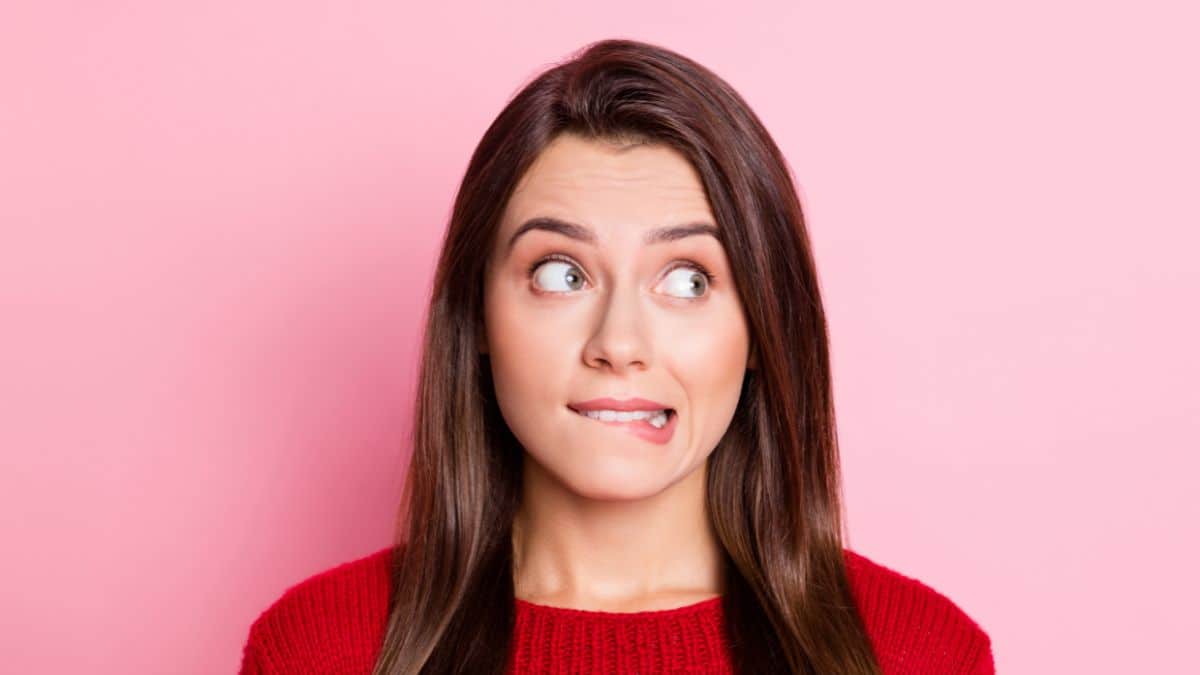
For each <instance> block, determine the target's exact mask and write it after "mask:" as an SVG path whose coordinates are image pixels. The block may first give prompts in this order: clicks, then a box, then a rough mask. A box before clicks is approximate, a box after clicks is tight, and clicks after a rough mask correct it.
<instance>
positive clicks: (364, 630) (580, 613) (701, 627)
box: [241, 547, 995, 675]
mask: <svg viewBox="0 0 1200 675" xmlns="http://www.w3.org/2000/svg"><path fill="white" fill-rule="evenodd" d="M391 553H392V548H391V547H388V548H385V549H383V550H380V551H377V552H375V553H372V554H371V555H369V556H366V557H363V558H359V559H357V560H353V561H350V562H346V563H343V564H341V565H338V566H337V567H334V568H332V569H329V570H326V571H324V572H321V573H319V574H316V575H313V576H312V577H309V578H308V579H306V580H304V581H302V582H301V583H299V584H296V585H294V586H292V587H290V588H289V589H287V590H286V591H285V592H284V593H283V595H282V596H281V597H280V598H279V599H278V600H276V601H275V602H274V603H273V604H272V605H271V606H270V607H268V608H267V609H266V610H265V611H263V613H262V614H261V615H260V616H259V617H258V619H257V620H255V622H254V624H253V625H252V626H251V627H250V632H249V637H248V639H247V641H246V645H245V648H244V649H243V652H242V665H241V673H242V675H258V674H260V673H338V674H361V675H369V673H370V672H371V669H372V667H373V666H374V664H375V659H376V657H377V656H378V655H379V652H380V649H381V648H382V644H383V635H384V629H385V628H386V625H387V612H388V607H387V597H388V590H389V584H390V580H389V578H388V563H389V561H390V557H391ZM845 558H846V568H847V574H848V575H849V578H850V585H851V590H852V593H853V595H854V597H855V602H856V604H857V605H858V608H859V611H860V613H861V614H862V617H863V620H864V622H865V623H866V628H867V633H868V635H869V637H870V640H871V645H872V647H873V648H874V650H875V654H876V656H877V658H878V659H879V662H880V665H881V666H882V667H883V672H884V675H918V674H920V675H929V674H931V673H937V674H942V673H947V674H951V673H962V674H964V675H993V674H994V673H995V668H994V666H993V662H992V650H991V640H990V638H989V637H988V635H987V633H985V632H984V631H983V629H981V628H980V627H979V625H978V624H976V623H975V622H974V621H973V620H972V619H971V618H970V617H969V616H967V614H966V613H964V612H963V610H961V609H960V608H959V607H958V606H957V605H955V604H954V603H953V602H951V601H950V599H949V598H947V597H946V596H944V595H942V594H940V593H938V592H937V591H935V590H933V589H932V588H930V587H929V586H926V585H925V584H923V583H921V582H920V581H917V580H916V579H912V578H909V577H906V576H904V575H902V574H900V573H898V572H895V571H892V570H890V569H888V568H885V567H883V566H882V565H879V564H877V563H875V562H872V561H871V560H869V559H868V558H866V557H864V556H862V555H860V554H858V553H855V552H853V551H850V550H849V549H845ZM514 603H515V609H516V625H515V631H514V636H513V650H512V652H511V655H510V661H509V672H511V673H606V674H607V673H634V672H636V673H640V674H642V675H645V674H648V673H662V672H666V670H668V669H669V670H670V671H671V672H687V673H716V674H720V673H725V674H730V673H732V672H733V671H732V667H731V661H730V658H729V654H728V652H727V650H726V646H725V643H724V641H723V638H722V631H721V625H722V623H721V622H722V608H721V602H720V598H719V597H714V598H711V599H708V600H702V601H700V602H696V603H692V604H690V605H686V606H683V607H676V608H673V609H666V610H657V611H648V612H616V613H614V612H601V611H591V610H576V609H566V608H560V607H552V606H549V605H539V604H534V603H530V602H527V601H525V600H521V599H519V598H516V599H514Z"/></svg>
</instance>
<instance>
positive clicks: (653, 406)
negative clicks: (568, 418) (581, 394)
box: [567, 397, 671, 412]
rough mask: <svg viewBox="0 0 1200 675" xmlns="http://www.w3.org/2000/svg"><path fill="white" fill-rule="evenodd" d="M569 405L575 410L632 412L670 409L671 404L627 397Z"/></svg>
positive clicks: (600, 399)
mask: <svg viewBox="0 0 1200 675" xmlns="http://www.w3.org/2000/svg"><path fill="white" fill-rule="evenodd" d="M567 407H568V408H570V409H572V410H574V411H575V412H587V411H591V410H620V411H623V412H630V411H633V410H670V409H671V406H669V405H665V404H663V403H659V402H657V401H650V400H647V399H644V398H627V399H624V400H620V401H619V400H617V399H615V398H607V397H604V398H593V399H591V400H588V401H579V402H578V403H568V404H567Z"/></svg>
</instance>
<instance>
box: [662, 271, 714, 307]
mask: <svg viewBox="0 0 1200 675" xmlns="http://www.w3.org/2000/svg"><path fill="white" fill-rule="evenodd" d="M663 281H664V283H666V284H667V285H668V287H669V288H670V289H672V290H674V291H678V292H679V293H680V294H681V295H682V297H684V298H685V299H687V300H697V299H699V298H701V297H703V296H704V292H705V291H706V290H707V289H708V286H709V284H711V283H712V275H710V274H709V273H708V272H707V271H705V270H704V269H703V268H701V267H700V266H699V265H696V264H694V263H688V264H686V265H681V266H679V267H676V268H675V269H673V270H671V271H670V272H669V273H668V274H667V277H666V279H664V280H663ZM693 291H696V294H695V295H692V292H693Z"/></svg>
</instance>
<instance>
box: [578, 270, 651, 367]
mask: <svg viewBox="0 0 1200 675" xmlns="http://www.w3.org/2000/svg"><path fill="white" fill-rule="evenodd" d="M641 300H642V299H641V297H639V293H638V290H637V288H636V287H634V285H632V284H630V285H627V286H626V288H625V289H624V290H622V289H614V291H613V292H611V293H609V294H608V297H607V298H606V299H605V300H604V302H602V303H598V304H597V310H596V311H597V313H598V316H597V317H596V327H595V330H594V331H593V332H592V335H591V337H590V339H589V340H588V342H587V345H585V347H584V352H583V358H584V362H585V363H586V364H587V365H588V366H590V367H593V368H606V367H607V368H608V369H609V370H611V371H613V372H614V373H623V372H625V371H626V370H628V369H631V368H642V369H645V368H646V367H647V365H648V364H649V362H650V360H651V345H650V339H649V336H648V335H647V334H646V332H645V331H646V329H647V328H648V326H646V324H645V322H644V321H643V318H644V317H643V316H642V306H641Z"/></svg>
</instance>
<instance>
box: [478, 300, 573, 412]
mask: <svg viewBox="0 0 1200 675" xmlns="http://www.w3.org/2000/svg"><path fill="white" fill-rule="evenodd" d="M562 322H563V318H562V317H561V316H558V318H557V319H556V315H555V314H553V313H551V312H545V311H538V310H537V309H536V308H531V307H530V306H529V305H528V304H527V303H525V302H524V301H522V300H521V299H520V298H519V297H515V294H514V293H511V292H507V291H505V292H498V293H496V294H494V295H493V296H492V297H489V298H488V306H487V333H488V352H489V360H490V362H491V368H492V379H493V381H494V383H495V386H496V397H497V399H498V402H499V404H500V408H501V410H502V412H504V415H505V418H506V419H507V420H508V421H509V425H510V426H514V427H515V426H518V425H522V424H523V422H522V420H525V419H526V418H530V419H543V418H542V417H541V416H542V415H544V414H545V413H546V406H547V405H548V403H551V402H554V401H557V400H558V399H560V398H563V396H564V395H565V394H564V392H565V384H564V382H565V378H566V377H567V375H569V373H570V370H569V368H567V367H565V365H566V364H565V363H564V362H563V360H564V358H565V357H566V354H567V353H568V350H567V349H566V346H567V345H568V344H569V340H570V337H569V336H567V335H565V334H564V333H563V329H564V328H565V327H564V326H562V325H561V324H562ZM563 402H564V403H565V400H564V401H563Z"/></svg>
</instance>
